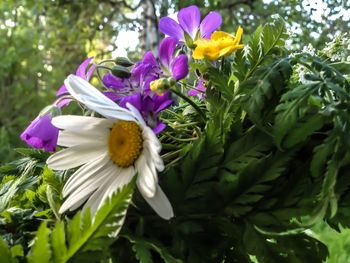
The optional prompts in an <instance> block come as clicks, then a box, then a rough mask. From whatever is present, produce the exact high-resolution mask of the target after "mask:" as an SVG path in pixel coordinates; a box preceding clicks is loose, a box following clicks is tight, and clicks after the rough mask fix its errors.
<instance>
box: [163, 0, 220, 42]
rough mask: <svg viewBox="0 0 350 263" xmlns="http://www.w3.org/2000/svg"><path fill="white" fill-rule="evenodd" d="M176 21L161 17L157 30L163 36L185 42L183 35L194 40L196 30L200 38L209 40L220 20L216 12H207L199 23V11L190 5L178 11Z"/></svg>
mask: <svg viewBox="0 0 350 263" xmlns="http://www.w3.org/2000/svg"><path fill="white" fill-rule="evenodd" d="M177 20H178V21H175V20H174V19H172V18H170V17H162V18H161V19H160V21H159V30H160V31H161V32H163V33H164V34H166V35H168V36H170V37H174V38H176V39H177V40H179V41H182V42H185V33H187V34H188V35H189V36H190V37H191V38H192V40H195V38H196V36H197V34H198V30H199V36H200V37H201V38H210V35H211V34H212V33H213V32H214V31H215V30H216V29H217V28H218V27H219V26H220V25H221V23H222V18H221V15H220V14H219V13H217V12H209V14H208V15H207V16H206V17H204V19H203V20H202V22H201V14H200V10H199V8H198V7H197V6H195V5H191V6H189V7H185V8H182V9H180V11H179V12H178V14H177Z"/></svg>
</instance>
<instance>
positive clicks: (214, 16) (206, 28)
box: [200, 12, 222, 38]
mask: <svg viewBox="0 0 350 263" xmlns="http://www.w3.org/2000/svg"><path fill="white" fill-rule="evenodd" d="M221 23H222V18H221V15H220V14H219V13H218V12H210V13H209V14H208V15H207V16H206V17H204V19H203V20H202V23H201V25H200V31H201V37H202V38H210V35H211V34H212V33H213V32H214V31H215V30H216V29H217V28H218V27H219V26H221Z"/></svg>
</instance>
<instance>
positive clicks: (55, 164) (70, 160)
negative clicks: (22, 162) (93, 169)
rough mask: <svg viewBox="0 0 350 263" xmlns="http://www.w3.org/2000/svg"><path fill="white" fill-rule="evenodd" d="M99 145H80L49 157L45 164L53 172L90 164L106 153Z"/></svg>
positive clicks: (105, 149) (104, 148)
mask: <svg viewBox="0 0 350 263" xmlns="http://www.w3.org/2000/svg"><path fill="white" fill-rule="evenodd" d="M107 151H108V150H107V148H106V147H101V145H100V144H99V143H95V144H94V143H90V144H81V145H76V146H72V147H70V148H67V149H64V150H61V151H59V152H57V153H55V154H53V155H51V156H50V157H49V158H48V159H47V161H46V163H47V165H48V166H49V168H50V169H53V170H67V169H71V168H74V167H78V166H80V165H82V164H85V163H89V162H92V161H94V160H96V159H97V158H100V157H101V156H102V155H105V154H106V152H107Z"/></svg>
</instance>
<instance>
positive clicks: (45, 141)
mask: <svg viewBox="0 0 350 263" xmlns="http://www.w3.org/2000/svg"><path fill="white" fill-rule="evenodd" d="M51 120H52V116H51V113H48V114H45V115H43V116H38V117H37V118H36V119H35V120H33V121H32V122H31V124H29V126H28V127H27V128H26V129H25V131H24V132H23V133H22V134H21V139H22V140H23V141H25V142H26V143H27V144H28V145H30V146H32V147H34V148H36V149H44V150H45V151H47V152H53V151H55V149H56V146H57V138H58V129H57V128H56V127H55V126H53V125H52V123H51Z"/></svg>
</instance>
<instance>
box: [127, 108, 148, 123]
mask: <svg viewBox="0 0 350 263" xmlns="http://www.w3.org/2000/svg"><path fill="white" fill-rule="evenodd" d="M126 107H127V108H128V109H129V110H130V111H131V112H132V113H133V115H134V116H135V118H136V119H137V120H138V121H139V123H140V124H141V125H142V126H147V125H146V123H145V121H144V119H143V118H142V116H141V114H140V112H139V111H138V109H136V108H135V107H134V106H133V105H132V104H130V103H129V102H127V103H126Z"/></svg>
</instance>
